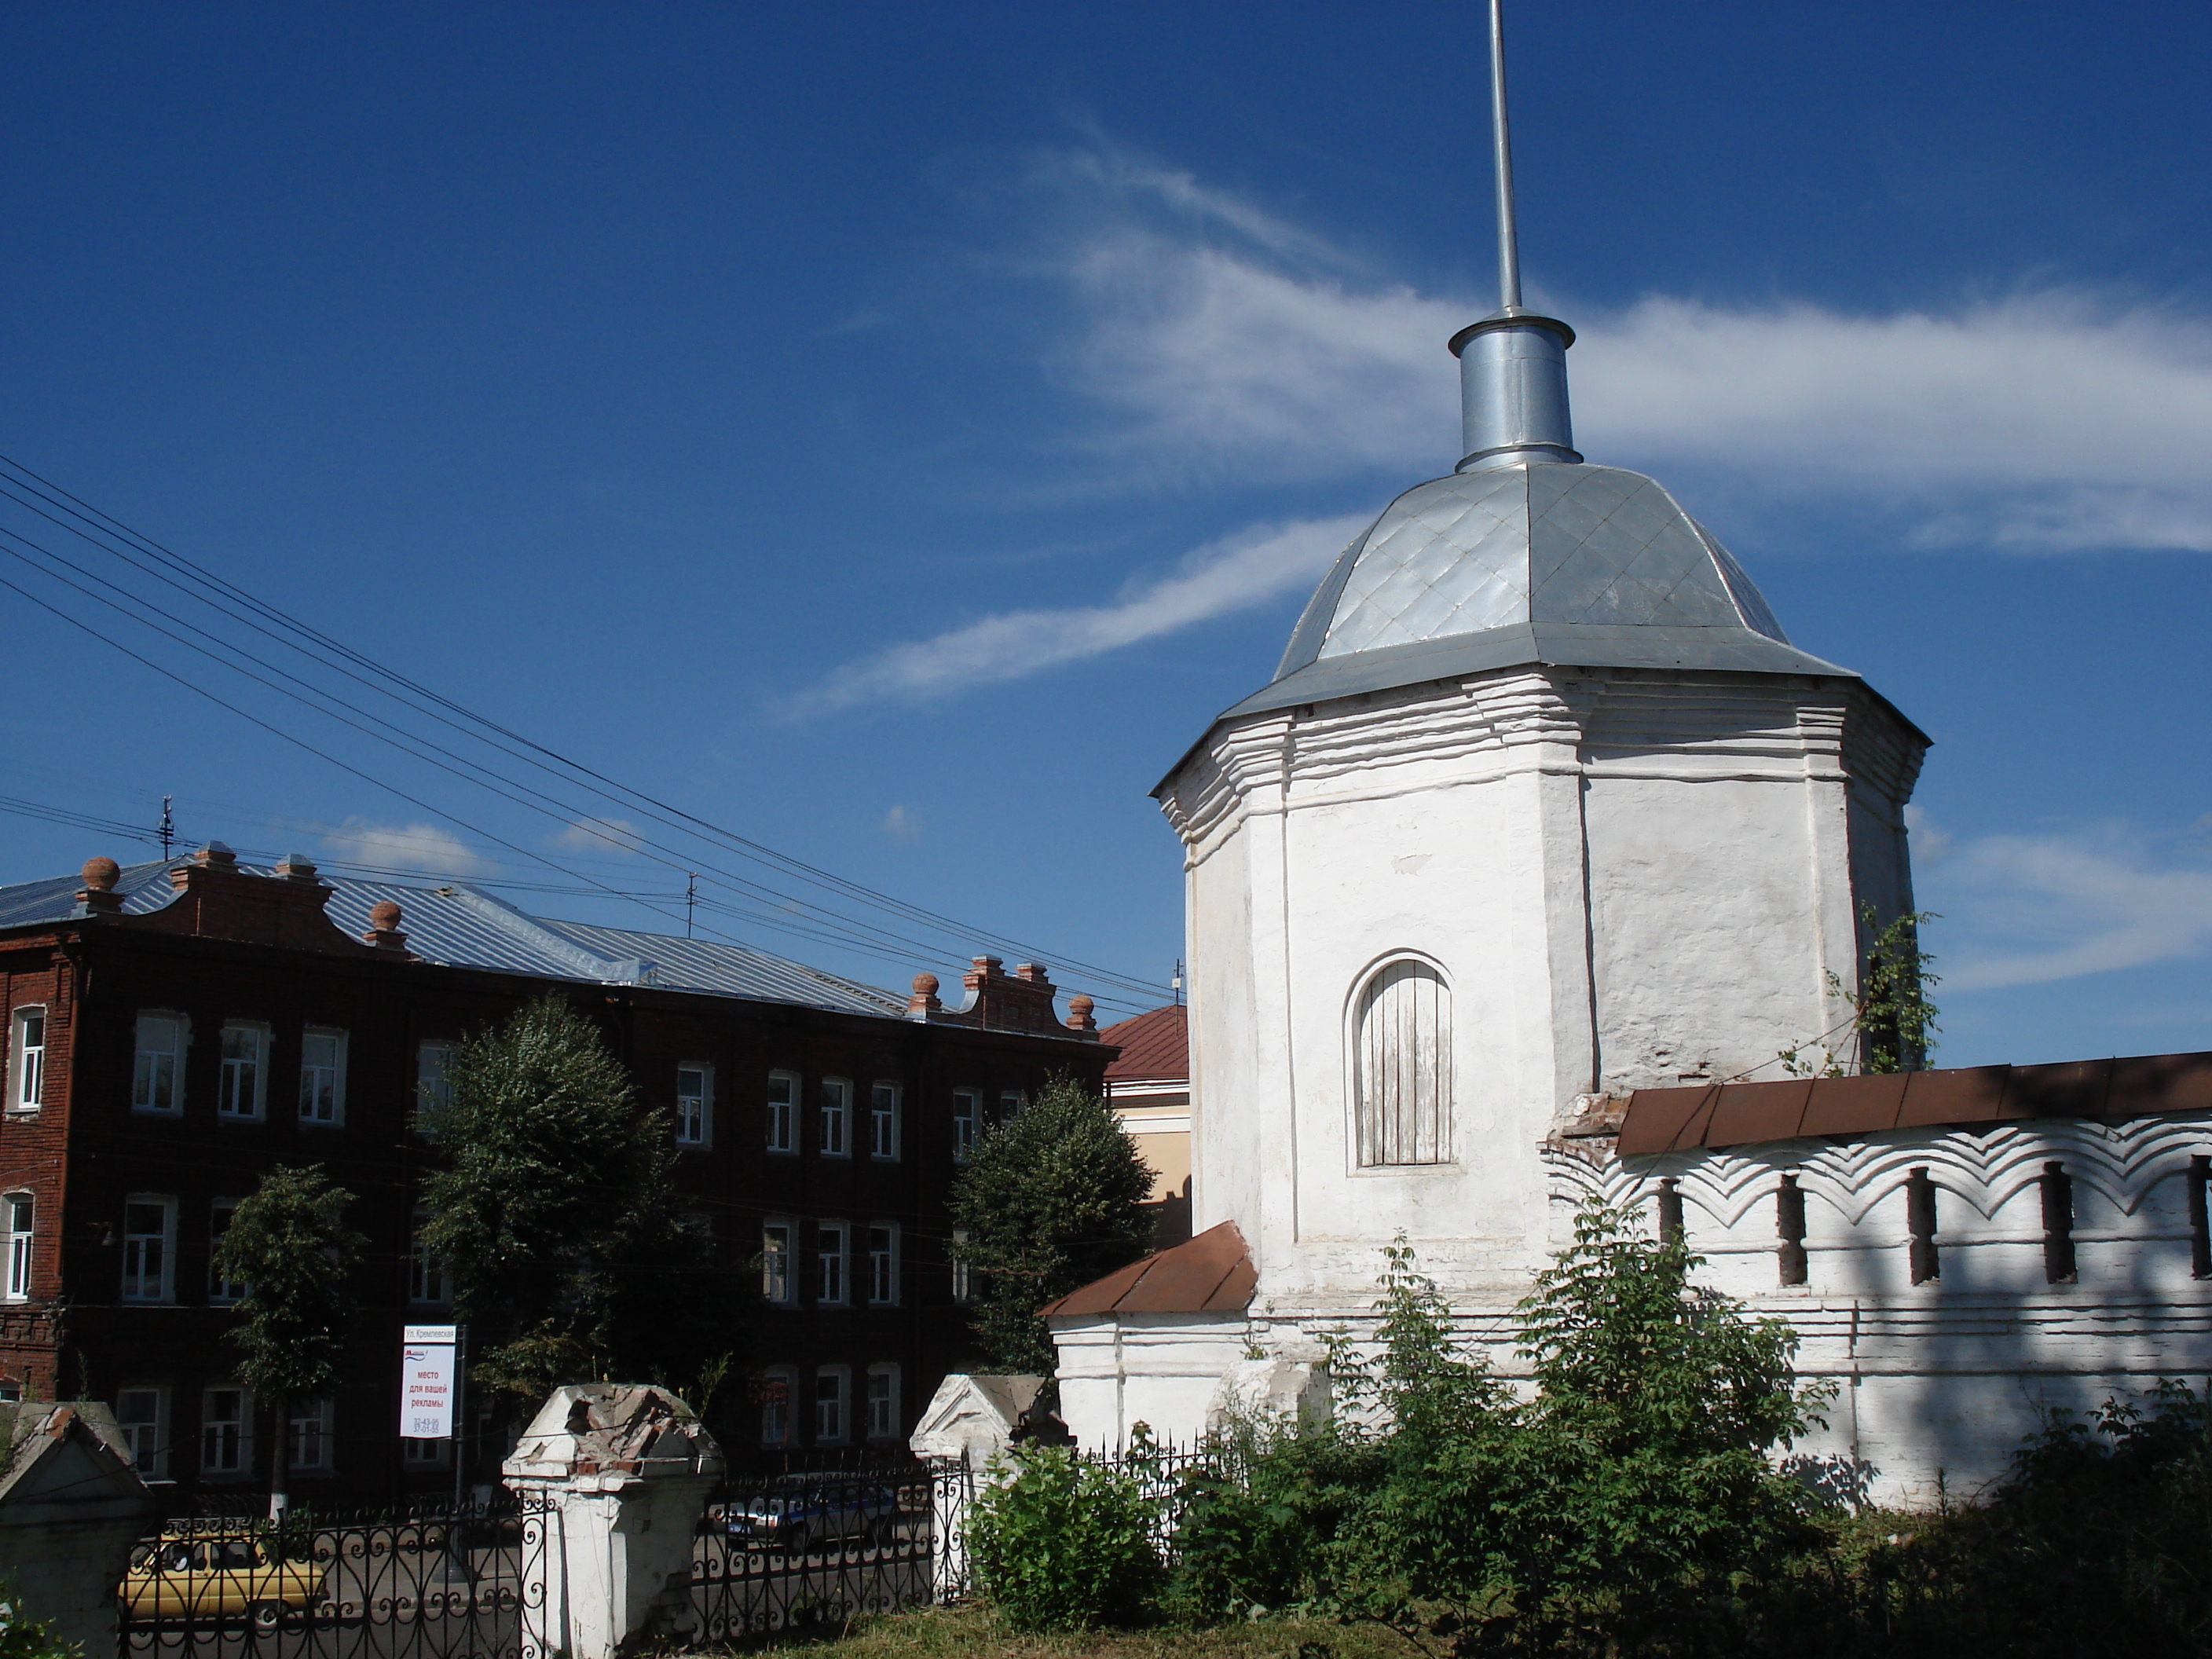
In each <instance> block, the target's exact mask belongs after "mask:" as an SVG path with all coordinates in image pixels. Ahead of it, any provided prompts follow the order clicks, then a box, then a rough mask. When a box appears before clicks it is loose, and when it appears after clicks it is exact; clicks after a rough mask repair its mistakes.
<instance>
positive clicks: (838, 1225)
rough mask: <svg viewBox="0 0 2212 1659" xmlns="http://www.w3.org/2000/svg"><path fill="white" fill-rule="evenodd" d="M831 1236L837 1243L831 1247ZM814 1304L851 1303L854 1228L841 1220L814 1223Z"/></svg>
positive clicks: (818, 1305) (839, 1304)
mask: <svg viewBox="0 0 2212 1659" xmlns="http://www.w3.org/2000/svg"><path fill="white" fill-rule="evenodd" d="M833 1238H834V1239H836V1242H837V1247H836V1249H829V1248H828V1246H829V1241H830V1240H831V1239H833ZM814 1305H815V1306H816V1307H817V1308H849V1307H851V1306H852V1305H853V1230H852V1228H851V1227H850V1226H849V1225H847V1224H846V1223H844V1222H842V1221H817V1222H816V1223H815V1224H814Z"/></svg>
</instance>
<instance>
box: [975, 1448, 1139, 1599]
mask: <svg viewBox="0 0 2212 1659" xmlns="http://www.w3.org/2000/svg"><path fill="white" fill-rule="evenodd" d="M1146 1450H1147V1447H1146V1444H1145V1443H1143V1441H1142V1438H1141V1436H1140V1437H1139V1445H1138V1446H1137V1448H1136V1449H1135V1455H1133V1457H1132V1458H1131V1460H1130V1462H1129V1465H1128V1466H1126V1467H1124V1466H1115V1465H1109V1464H1105V1463H1101V1462H1097V1461H1095V1460H1093V1459H1091V1458H1087V1457H1085V1456H1084V1455H1082V1454H1081V1453H1080V1452H1079V1451H1076V1450H1074V1449H1072V1448H1068V1447H1062V1446H1037V1447H1033V1448H1030V1449H1025V1450H1024V1451H1023V1452H1021V1453H1020V1454H1018V1470H1017V1472H1016V1473H1015V1474H1014V1475H1013V1477H1012V1479H1011V1480H1004V1481H1002V1482H1000V1484H998V1485H995V1486H988V1487H987V1488H985V1489H984V1490H983V1491H982V1492H979V1493H978V1494H977V1495H976V1498H975V1504H974V1506H973V1507H972V1509H971V1510H970V1511H969V1522H968V1553H969V1563H970V1565H972V1566H973V1568H974V1570H975V1577H976V1583H977V1587H978V1588H979V1589H981V1591H982V1592H983V1594H984V1595H987V1596H988V1597H989V1598H990V1601H991V1603H992V1605H993V1606H994V1607H996V1608H997V1609H998V1611H999V1613H1000V1615H1001V1616H1002V1617H1004V1618H1005V1620H1006V1622H1007V1623H1008V1624H1010V1625H1012V1626H1013V1627H1014V1628H1015V1629H1017V1630H1022V1631H1054V1630H1091V1629H1096V1628H1097V1627H1099V1626H1110V1625H1133V1624H1141V1623H1144V1622H1145V1621H1146V1620H1149V1619H1150V1618H1151V1617H1152V1614H1153V1613H1154V1611H1155V1610H1156V1608H1157V1606H1158V1595H1159V1590H1160V1586H1161V1583H1162V1581H1163V1579H1164V1577H1165V1573H1164V1570H1163V1568H1162V1566H1161V1563H1160V1557H1159V1551H1158V1547H1157V1545H1156V1544H1155V1543H1154V1541H1153V1534H1154V1531H1155V1528H1156V1527H1157V1524H1158V1518H1159V1509H1160V1500H1159V1499H1158V1498H1155V1497H1153V1496H1152V1495H1151V1494H1150V1493H1149V1492H1147V1490H1146V1488H1147V1486H1148V1485H1151V1484H1152V1483H1153V1481H1154V1480H1156V1477H1155V1476H1153V1474H1152V1468H1151V1464H1150V1461H1149V1459H1148V1458H1147V1457H1146Z"/></svg>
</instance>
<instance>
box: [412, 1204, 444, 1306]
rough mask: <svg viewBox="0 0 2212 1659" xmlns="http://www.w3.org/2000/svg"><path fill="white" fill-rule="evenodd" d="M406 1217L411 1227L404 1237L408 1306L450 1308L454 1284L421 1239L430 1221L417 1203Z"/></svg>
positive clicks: (436, 1256) (442, 1259) (428, 1245)
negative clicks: (425, 1224) (423, 1226)
mask: <svg viewBox="0 0 2212 1659" xmlns="http://www.w3.org/2000/svg"><path fill="white" fill-rule="evenodd" d="M426 1220H428V1214H427V1213H426V1212H425V1211H424V1210H423V1207H422V1205H420V1204H417V1205H416V1206H415V1209H414V1212H413V1213H412V1215H411V1216H410V1221H411V1222H412V1223H413V1226H412V1229H411V1231H410V1232H409V1233H408V1235H407V1300H408V1303H409V1304H410V1306H413V1307H417V1308H449V1307H451V1306H453V1280H452V1279H448V1278H447V1276H446V1259H445V1257H443V1256H439V1255H431V1254H430V1244H429V1241H428V1240H427V1239H426V1238H424V1237H422V1224H423V1223H424V1222H425V1221H426Z"/></svg>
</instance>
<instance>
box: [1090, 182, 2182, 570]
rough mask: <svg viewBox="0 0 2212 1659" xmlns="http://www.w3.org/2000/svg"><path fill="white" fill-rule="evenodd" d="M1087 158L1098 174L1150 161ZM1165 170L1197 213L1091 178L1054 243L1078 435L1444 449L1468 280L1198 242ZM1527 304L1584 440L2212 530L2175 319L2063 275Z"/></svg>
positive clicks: (2160, 530) (1254, 474)
mask: <svg viewBox="0 0 2212 1659" xmlns="http://www.w3.org/2000/svg"><path fill="white" fill-rule="evenodd" d="M1094 166H1095V168H1096V170H1097V173H1098V174H1099V176H1100V178H1101V179H1102V181H1105V180H1122V179H1127V178H1130V177H1134V178H1139V179H1142V178H1146V177H1149V176H1150V174H1151V173H1156V172H1158V171H1159V170H1158V169H1157V168H1150V169H1148V168H1147V167H1145V166H1144V165H1142V164H1139V163H1132V162H1128V161H1122V160H1120V159H1117V158H1115V157H1114V156H1112V155H1107V156H1105V157H1103V158H1101V159H1098V160H1097V161H1096V162H1095V163H1094ZM1064 177H1065V178H1066V179H1069V180H1073V181H1080V180H1081V179H1083V178H1084V177H1085V173H1084V171H1083V169H1082V168H1080V167H1076V166H1073V164H1071V165H1069V166H1068V167H1066V168H1065V169H1064ZM1188 189H1189V190H1190V191H1193V192H1197V193H1201V194H1203V195H1204V196H1205V197H1206V198H1207V201H1208V205H1207V209H1206V212H1205V214H1204V219H1205V226H1204V228H1203V231H1200V230H1196V229H1193V228H1188V227H1187V226H1184V225H1179V224H1176V223H1173V222H1163V220H1162V219H1161V217H1160V216H1158V215H1154V216H1151V217H1146V216H1141V215H1138V214H1135V213H1133V212H1129V211H1126V210H1125V207H1126V204H1127V199H1128V198H1129V197H1130V196H1131V195H1132V194H1133V193H1141V192H1133V190H1132V188H1131V187H1130V186H1128V185H1127V184H1126V183H1121V184H1115V185H1113V186H1112V187H1111V188H1109V187H1108V186H1107V185H1106V184H1105V183H1103V182H1102V184H1101V193H1102V198H1103V199H1102V200H1101V202H1100V203H1099V204H1098V211H1097V221H1096V222H1095V223H1094V225H1093V228H1091V232H1090V234H1088V235H1087V236H1085V237H1081V238H1078V239H1075V240H1072V241H1071V242H1070V243H1069V244H1068V245H1067V246H1066V248H1065V250H1064V251H1063V253H1062V256H1061V258H1060V260H1059V262H1058V264H1056V265H1055V266H1054V267H1053V269H1054V270H1056V272H1057V274H1058V276H1060V279H1061V280H1062V281H1064V282H1065V283H1066V284H1067V286H1068V288H1069V289H1070V290H1071V291H1072V292H1073V294H1074V295H1075V296H1076V297H1077V299H1078V300H1079V303H1080V305H1081V306H1082V307H1083V313H1084V327H1085V335H1084V337H1083V339H1082V341H1081V343H1080V345H1079V348H1078V349H1076V351H1075V352H1074V354H1073V366H1074V371H1075V376H1076V379H1077V381H1078V384H1079V385H1081V386H1084V387H1085V389H1087V390H1088V391H1089V392H1091V393H1093V394H1094V395H1096V396H1097V398H1100V399H1102V400H1103V402H1104V403H1105V404H1108V405H1109V407H1111V408H1113V409H1115V410H1118V411H1119V412H1120V415H1121V420H1120V422H1118V423H1117V424H1115V426H1114V427H1112V428H1110V429H1109V432H1108V434H1107V435H1105V436H1103V438H1102V439H1101V443H1102V446H1103V447H1105V448H1107V449H1109V450H1116V449H1118V450H1121V451H1123V452H1126V453H1130V454H1132V455H1142V456H1144V457H1145V458H1146V460H1147V462H1148V464H1149V465H1151V466H1152V467H1155V468H1156V467H1158V466H1159V465H1164V464H1165V465H1181V466H1182V467H1183V468H1185V469H1186V470H1190V471H1198V470H1201V469H1203V470H1208V471H1218V472H1223V473H1230V474H1233V475H1235V476H1237V477H1240V478H1243V479H1244V480H1247V481H1249V480H1252V479H1256V478H1270V477H1279V478H1286V479H1287V478H1292V477H1297V478H1311V477H1316V476H1320V477H1351V476H1353V475H1357V474H1362V473H1365V472H1368V471H1373V470H1376V469H1382V470H1386V471H1392V472H1394V473H1401V474H1403V473H1407V472H1409V471H1418V470H1419V469H1420V468H1421V467H1423V466H1435V465H1444V464H1448V463H1449V461H1450V460H1452V459H1455V454H1453V453H1451V452H1452V451H1453V450H1454V449H1455V444H1454V442H1453V441H1454V439H1455V437H1456V435H1457V386H1456V380H1455V374H1456V370H1455V366H1454V365H1453V363H1452V362H1451V360H1450V358H1449V356H1447V355H1446V354H1445V351H1444V346H1443V343H1444V341H1445V340H1446V339H1447V338H1448V337H1449V335H1450V333H1451V331H1453V330H1454V329H1455V328H1457V327H1459V326H1461V325H1463V324H1464V323H1466V322H1467V321H1468V320H1469V319H1472V318H1474V317H1475V316H1477V315H1479V314H1480V313H1481V312H1482V311H1484V310H1486V309H1488V307H1487V304H1486V302H1482V301H1477V300H1476V299H1474V298H1473V297H1471V296H1467V295H1425V294H1422V293H1420V292H1419V291H1418V290H1417V289H1415V288H1413V286H1411V285H1409V284H1407V283H1394V282H1390V281H1389V280H1387V279H1377V278H1376V277H1375V276H1373V275H1371V274H1368V273H1363V272H1360V271H1359V270H1358V267H1356V266H1354V265H1352V264H1351V263H1350V262H1349V261H1347V260H1344V259H1341V258H1339V259H1337V260H1336V261H1335V262H1334V264H1331V263H1329V262H1327V261H1322V262H1316V260H1314V259H1313V258H1308V257H1306V256H1308V255H1309V254H1310V253H1311V252H1312V251H1313V250H1315V249H1325V248H1326V244H1325V243H1323V242H1322V240H1321V239H1320V238H1318V237H1316V236H1312V235H1310V234H1309V235H1306V236H1304V238H1303V239H1302V240H1299V241H1298V242H1297V246H1296V254H1297V257H1295V258H1293V257H1286V256H1287V254H1288V252H1289V251H1290V249H1291V243H1290V240H1289V236H1288V232H1287V231H1286V230H1285V228H1281V227H1280V226H1279V224H1278V223H1277V222H1275V221H1273V219H1271V218H1267V216H1261V220H1262V222H1261V225H1260V227H1259V228H1257V229H1256V230H1255V231H1254V232H1252V233H1250V234H1241V235H1237V236H1233V237H1230V238H1225V237H1223V236H1222V235H1221V234H1218V232H1219V230H1220V229H1223V228H1226V229H1228V230H1231V231H1241V230H1242V226H1241V224H1240V222H1239V221H1238V220H1237V216H1235V215H1233V214H1232V213H1231V212H1229V211H1228V210H1226V209H1225V208H1223V207H1221V206H1219V205H1217V204H1215V198H1218V197H1220V195H1221V192H1218V191H1206V190H1205V187H1204V186H1202V185H1197V184H1196V183H1195V182H1192V183H1191V184H1190V185H1189V186H1188ZM1152 194H1154V195H1155V196H1157V197H1159V198H1160V199H1162V200H1166V199H1169V196H1170V192H1168V191H1165V190H1164V189H1160V188H1155V189H1154V190H1153V191H1152ZM1255 212H1256V210H1255ZM1546 302H1547V303H1551V304H1556V305H1557V306H1558V307H1559V309H1560V310H1562V311H1563V312H1565V313H1570V320H1571V321H1572V322H1573V323H1574V324H1575V325H1576V327H1577V330H1578V331H1580V338H1579V341H1578V343H1577V345H1576V347H1575V349H1574V351H1573V353H1572V356H1571V359H1570V362H1571V366H1572V371H1573V380H1574V388H1575V407H1576V430H1577V436H1578V439H1579V441H1581V443H1582V445H1583V448H1584V450H1585V451H1586V452H1588V453H1592V454H1593V455H1599V456H1602V457H1603V458H1605V459H1609V460H1613V461H1616V462H1620V463H1621V464H1623V465H1643V466H1650V467H1664V466H1670V465H1671V466H1685V465H1686V466H1694V467H1696V468H1697V469H1698V470H1699V471H1701V472H1703V473H1705V474H1707V475H1718V476H1723V477H1733V478H1735V480H1737V481H1740V482H1741V484H1742V485H1743V486H1744V487H1746V488H1747V489H1749V490H1753V491H1759V492H1765V493H1768V494H1771V495H1780V496H1791V495H1795V496H1801V497H1802V496H1808V495H1809V496H1824V495H1836V494H1844V495H1853V496H1857V497H1860V498H1863V499H1865V500H1867V501H1869V502H1871V503H1872V504H1874V505H1875V506H1877V507H1881V509H1883V510H1884V511H1886V512H1887V513H1893V514H1897V515H1900V516H1902V517H1903V519H1904V520H1905V521H1906V522H1908V523H1909V524H1911V525H1912V526H1915V530H1914V535H1915V538H1916V539H1917V541H1919V542H1921V543H1922V544H1928V545H1966V544H1974V545H1981V546H1987V547H1993V548H2004V549H2015V550H2023V551H2038V550H2069V549H2076V548H2090V547H2129V548H2179V549H2190V550H2198V551H2212V478H2208V477H2206V475H2205V472H2204V469H2203V455H2204V454H2205V453H2206V452H2207V450H2208V448H2212V319H2206V318H2205V317H2203V316H2201V315H2195V314H2191V313H2185V312H2183V311H2180V310H2177V309H2173V308H2170V307H2160V306H2157V305H2154V304H2148V303H2146V302H2144V301H2142V300H2140V299H2139V298H2133V297H2130V296H2126V295H2112V294H2100V293H2093V292H2088V291H2083V290H2067V291H2056V292H2043V293H2021V294H2016V295H2010V296H2008V297H2003V298H1999V299H1993V300H1978V301H1960V303H1958V304H1955V305H1951V306H1947V307H1929V308H1922V309H1914V310H1907V311H1900V312H1895V313H1886V314H1862V313H1848V312H1842V311H1838V310H1834V309H1831V308H1827V307H1820V306H1814V305H1808V304H1790V303H1779V304H1773V305H1763V306H1753V307H1729V306H1717V305H1712V304H1708V303H1704V302H1701V301H1694V300H1689V299H1684V298H1680V297H1671V296H1667V295H1652V296H1650V297H1648V298H1646V299H1644V300H1643V301H1639V302H1638V303H1637V304H1635V305H1632V306H1630V307H1626V309H1623V310H1618V311H1613V312H1606V311H1601V310H1597V309H1595V308H1590V307H1578V306H1576V305H1574V304H1572V303H1571V301H1566V300H1564V299H1559V298H1558V297H1557V296H1553V297H1552V298H1551V299H1549V300H1547V301H1546Z"/></svg>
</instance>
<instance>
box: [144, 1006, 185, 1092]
mask: <svg viewBox="0 0 2212 1659" xmlns="http://www.w3.org/2000/svg"><path fill="white" fill-rule="evenodd" d="M184 1089H185V1021H184V1017H183V1016H182V1015H181V1014H141V1015H139V1016H138V1059H137V1064H136V1066H133V1067H132V1069H131V1109H132V1110H134V1111H140V1112H173V1111H178V1110H180V1109H182V1108H183V1105H184Z"/></svg>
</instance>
